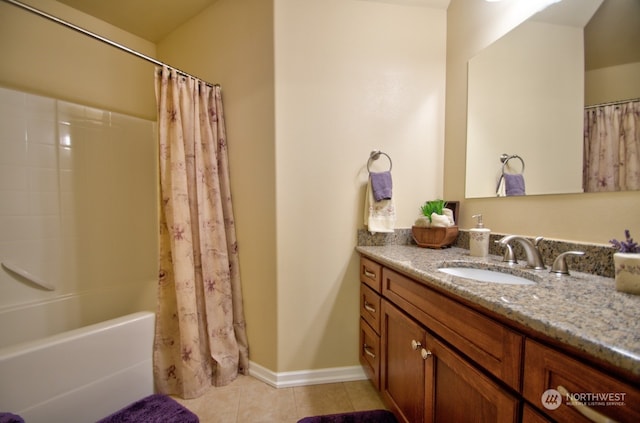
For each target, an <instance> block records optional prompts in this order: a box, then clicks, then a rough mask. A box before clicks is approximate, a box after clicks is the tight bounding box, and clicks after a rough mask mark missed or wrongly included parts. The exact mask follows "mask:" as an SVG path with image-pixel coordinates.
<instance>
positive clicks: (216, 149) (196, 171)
mask: <svg viewBox="0 0 640 423" xmlns="http://www.w3.org/2000/svg"><path fill="white" fill-rule="evenodd" d="M155 82H156V96H157V100H158V140H159V144H160V198H161V201H160V209H161V210H160V273H159V283H158V305H157V316H158V317H157V319H158V320H157V325H156V342H155V344H154V353H153V357H154V375H155V382H156V387H157V389H158V390H159V392H160V393H163V394H173V395H179V396H181V397H183V398H194V397H198V396H200V395H202V393H203V392H204V391H205V390H206V389H207V388H209V387H210V386H211V385H214V386H223V385H227V384H228V383H230V382H231V381H233V380H234V379H235V378H236V377H237V376H238V373H239V372H240V373H246V372H248V368H249V351H248V342H247V336H246V332H245V321H244V311H243V304H242V288H241V285H240V269H239V265H238V258H239V255H238V245H237V242H236V231H235V222H234V216H233V207H232V204H231V192H230V189H229V188H230V187H229V169H228V159H227V138H226V133H225V124H224V112H223V108H222V93H221V89H220V87H219V86H215V87H212V86H210V85H208V84H206V83H204V82H203V81H199V80H196V79H195V78H192V77H188V76H184V75H179V74H178V73H177V71H176V70H175V69H169V68H167V67H163V68H161V69H157V70H156V72H155Z"/></svg>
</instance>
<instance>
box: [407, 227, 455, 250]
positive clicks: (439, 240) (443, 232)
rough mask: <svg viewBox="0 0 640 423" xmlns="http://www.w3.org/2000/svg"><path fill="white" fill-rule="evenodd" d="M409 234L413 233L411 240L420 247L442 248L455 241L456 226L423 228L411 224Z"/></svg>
mask: <svg viewBox="0 0 640 423" xmlns="http://www.w3.org/2000/svg"><path fill="white" fill-rule="evenodd" d="M411 234H412V235H413V240H414V241H415V242H416V244H418V246H420V247H424V248H444V247H448V246H450V245H451V244H453V243H454V242H455V241H456V238H457V237H458V227H457V226H450V227H448V228H425V227H421V226H412V227H411Z"/></svg>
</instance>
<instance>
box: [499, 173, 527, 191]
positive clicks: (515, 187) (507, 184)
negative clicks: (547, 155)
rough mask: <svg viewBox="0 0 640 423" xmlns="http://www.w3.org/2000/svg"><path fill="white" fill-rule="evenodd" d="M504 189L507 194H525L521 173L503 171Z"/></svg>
mask: <svg viewBox="0 0 640 423" xmlns="http://www.w3.org/2000/svg"><path fill="white" fill-rule="evenodd" d="M503 176H504V191H505V194H506V195H507V196H513V195H525V191H524V176H522V174H521V173H505V174H504V175H503Z"/></svg>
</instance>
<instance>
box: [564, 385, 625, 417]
mask: <svg viewBox="0 0 640 423" xmlns="http://www.w3.org/2000/svg"><path fill="white" fill-rule="evenodd" d="M556 390H557V391H558V392H560V394H562V396H564V397H565V398H568V399H569V401H570V402H571V405H573V408H574V409H575V410H576V411H579V412H580V414H582V415H583V416H585V417H586V418H588V419H589V420H591V421H592V422H595V423H616V421H615V420H613V419H610V418H609V417H607V416H605V415H604V414H600V413H598V412H597V411H596V410H594V409H592V408H590V407H588V406H586V405H584V404H583V403H581V402H580V401H578V400H577V399H576V398H575V397H574V396H573V395H571V394H570V393H569V391H568V390H567V389H566V388H565V387H564V386H562V385H559V386H558V389H556Z"/></svg>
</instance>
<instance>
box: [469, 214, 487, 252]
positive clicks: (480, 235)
mask: <svg viewBox="0 0 640 423" xmlns="http://www.w3.org/2000/svg"><path fill="white" fill-rule="evenodd" d="M473 218H474V219H476V218H477V219H478V223H476V227H475V228H471V229H469V250H470V251H469V254H470V255H472V256H473V257H487V256H488V255H489V235H490V234H491V230H490V229H488V228H485V227H484V223H482V215H481V214H474V215H473Z"/></svg>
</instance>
